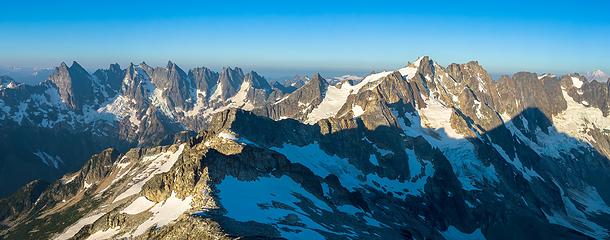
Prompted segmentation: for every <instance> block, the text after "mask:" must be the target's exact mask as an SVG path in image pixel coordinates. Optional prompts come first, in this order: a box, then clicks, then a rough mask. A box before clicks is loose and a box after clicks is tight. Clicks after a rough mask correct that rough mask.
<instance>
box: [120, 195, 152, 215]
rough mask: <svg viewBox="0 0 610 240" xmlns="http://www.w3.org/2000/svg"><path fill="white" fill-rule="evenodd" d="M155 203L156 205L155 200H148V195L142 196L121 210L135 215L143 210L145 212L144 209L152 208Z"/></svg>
mask: <svg viewBox="0 0 610 240" xmlns="http://www.w3.org/2000/svg"><path fill="white" fill-rule="evenodd" d="M154 205H155V202H152V201H150V200H148V199H147V198H146V197H144V196H142V197H139V198H136V200H134V201H133V202H132V203H131V204H129V206H127V207H125V209H123V210H122V211H121V213H126V214H129V215H135V214H138V213H141V212H144V211H146V210H148V209H150V208H151V207H152V206H154Z"/></svg>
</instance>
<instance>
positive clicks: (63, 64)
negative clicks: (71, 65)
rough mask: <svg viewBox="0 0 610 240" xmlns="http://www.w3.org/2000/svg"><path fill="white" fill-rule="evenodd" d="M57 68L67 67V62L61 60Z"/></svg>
mask: <svg viewBox="0 0 610 240" xmlns="http://www.w3.org/2000/svg"><path fill="white" fill-rule="evenodd" d="M58 68H62V69H68V64H66V62H63V61H62V62H61V63H60V64H59V67H58Z"/></svg>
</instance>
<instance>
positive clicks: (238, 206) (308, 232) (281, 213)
mask: <svg viewBox="0 0 610 240" xmlns="http://www.w3.org/2000/svg"><path fill="white" fill-rule="evenodd" d="M217 187H218V190H219V193H218V194H219V195H218V196H219V198H220V203H221V205H222V206H223V207H224V209H226V210H227V214H226V216H227V217H230V218H233V219H235V220H237V221H241V222H247V221H255V222H259V223H264V224H273V225H274V226H276V228H277V229H278V230H279V231H280V233H281V235H282V237H285V238H288V239H324V238H323V237H322V235H320V234H319V233H318V232H331V233H335V232H333V231H331V230H329V229H328V228H326V227H325V226H322V225H320V224H318V223H317V222H316V221H314V220H313V219H312V217H313V216H312V215H311V214H312V213H311V211H304V210H305V209H303V207H302V206H303V205H301V204H302V203H306V202H311V203H313V205H308V207H305V208H311V209H312V210H313V212H315V213H317V214H320V213H321V212H320V210H325V211H329V212H332V209H331V208H330V206H328V205H327V204H326V203H325V202H324V201H322V200H320V199H318V198H317V197H316V196H314V195H313V194H311V193H309V192H307V191H306V190H305V189H303V187H302V186H301V185H299V184H298V183H296V182H294V181H293V180H292V179H291V178H289V177H287V176H282V177H280V178H271V177H262V178H258V179H257V180H254V181H241V180H238V179H237V178H235V177H233V176H227V177H225V179H224V180H222V182H221V183H220V184H218V185H217ZM243 199H248V201H243ZM273 202H279V203H282V204H283V205H285V206H286V207H277V204H273ZM289 209H292V210H289ZM288 216H296V217H297V218H296V220H297V221H299V222H300V223H301V224H302V225H301V224H299V225H292V224H291V225H286V224H285V223H283V222H282V220H283V219H286V218H287V217H288ZM286 229H289V230H290V231H287V230H286ZM295 230H297V231H295ZM335 234H340V233H335Z"/></svg>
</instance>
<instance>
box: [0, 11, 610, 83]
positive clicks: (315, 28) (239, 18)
mask: <svg viewBox="0 0 610 240" xmlns="http://www.w3.org/2000/svg"><path fill="white" fill-rule="evenodd" d="M0 6H2V9H3V10H2V13H0V65H5V66H6V65H11V66H28V67H46V66H56V65H58V63H59V62H61V61H66V62H71V61H73V60H77V61H79V62H80V63H81V64H82V65H84V66H85V67H88V68H97V67H103V66H107V65H108V64H110V63H113V62H118V63H121V64H122V65H124V64H127V63H129V62H141V61H146V62H147V63H149V64H151V65H164V64H165V63H166V62H167V60H172V61H174V62H176V63H178V64H179V65H181V66H183V68H190V67H194V66H208V67H212V68H219V67H221V66H226V65H231V66H241V67H244V68H246V69H255V70H259V71H261V72H263V73H266V74H276V75H277V74H284V73H285V74H286V75H291V74H292V73H301V72H310V71H321V72H338V73H339V72H345V73H364V72H369V71H371V70H381V69H393V68H397V67H400V66H402V65H404V64H406V63H407V61H412V60H414V59H415V58H417V57H418V56H420V55H429V56H431V57H432V58H433V59H434V60H436V61H438V62H440V63H441V64H443V65H446V64H449V63H452V62H458V63H460V62H466V61H468V60H478V61H479V62H480V63H481V64H482V65H483V66H484V67H486V68H487V69H488V70H489V71H490V72H493V73H511V72H515V71H520V70H525V71H534V72H553V73H565V72H584V71H590V70H594V69H602V70H604V71H606V72H609V71H610V2H608V1H587V0H581V1H577V2H576V1H572V2H568V1H555V2H549V1H489V2H488V1H468V2H465V1H442V0H437V1H433V3H430V2H428V1H381V0H379V1H358V0H353V1H332V2H331V1H318V0H309V1H299V2H296V1H118V0H107V1H76V0H65V1H26V0H21V1H12V0H11V1H8V2H7V1H4V2H3V3H0Z"/></svg>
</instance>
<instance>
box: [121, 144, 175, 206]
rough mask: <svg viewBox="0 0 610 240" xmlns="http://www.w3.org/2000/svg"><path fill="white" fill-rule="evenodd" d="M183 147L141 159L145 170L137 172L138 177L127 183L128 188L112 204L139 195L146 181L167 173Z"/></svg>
mask: <svg viewBox="0 0 610 240" xmlns="http://www.w3.org/2000/svg"><path fill="white" fill-rule="evenodd" d="M184 145H185V144H181V145H180V146H179V147H178V149H177V150H176V151H175V152H171V151H167V152H162V153H159V154H155V155H152V156H146V157H144V158H142V163H143V164H146V168H145V169H144V170H140V171H138V175H136V176H135V177H133V178H132V181H131V182H130V183H129V185H128V186H129V188H128V189H127V190H125V191H124V192H122V193H121V194H120V195H119V196H117V197H116V198H115V199H114V201H113V202H118V201H120V200H122V199H125V198H127V197H129V196H131V195H134V194H136V193H139V192H140V191H141V190H142V187H143V186H144V184H146V182H148V180H150V179H151V178H153V177H154V176H156V175H158V174H161V173H166V172H168V171H169V170H170V169H171V168H172V166H174V163H176V161H178V157H180V155H181V154H182V151H183V150H184Z"/></svg>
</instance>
